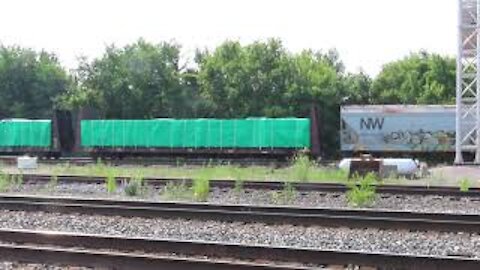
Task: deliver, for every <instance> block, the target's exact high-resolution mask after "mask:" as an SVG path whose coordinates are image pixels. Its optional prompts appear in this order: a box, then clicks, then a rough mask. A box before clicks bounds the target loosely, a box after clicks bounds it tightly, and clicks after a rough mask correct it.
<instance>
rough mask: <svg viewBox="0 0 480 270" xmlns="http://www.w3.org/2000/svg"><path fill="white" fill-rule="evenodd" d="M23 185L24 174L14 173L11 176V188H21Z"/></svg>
mask: <svg viewBox="0 0 480 270" xmlns="http://www.w3.org/2000/svg"><path fill="white" fill-rule="evenodd" d="M22 185H23V174H17V175H12V176H11V178H10V188H11V189H15V190H19V189H21V187H22Z"/></svg>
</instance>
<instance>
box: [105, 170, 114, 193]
mask: <svg viewBox="0 0 480 270" xmlns="http://www.w3.org/2000/svg"><path fill="white" fill-rule="evenodd" d="M105 182H106V183H105V185H106V188H107V192H108V193H109V194H113V193H115V191H117V179H116V178H115V172H114V171H113V170H108V172H107V175H106V177H105Z"/></svg>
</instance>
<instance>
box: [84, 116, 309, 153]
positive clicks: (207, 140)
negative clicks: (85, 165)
mask: <svg viewBox="0 0 480 270" xmlns="http://www.w3.org/2000/svg"><path fill="white" fill-rule="evenodd" d="M81 144H82V146H84V147H167V148H169V147H170V148H273V147H274V148H305V147H309V146H310V120H309V119H303V118H275V119H274V118H249V119H235V120H220V119H192V120H178V119H155V120H82V122H81Z"/></svg>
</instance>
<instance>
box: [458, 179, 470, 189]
mask: <svg viewBox="0 0 480 270" xmlns="http://www.w3.org/2000/svg"><path fill="white" fill-rule="evenodd" d="M471 186H472V182H471V181H470V179H468V178H463V179H462V180H460V191H461V192H468V191H469V190H470V188H471Z"/></svg>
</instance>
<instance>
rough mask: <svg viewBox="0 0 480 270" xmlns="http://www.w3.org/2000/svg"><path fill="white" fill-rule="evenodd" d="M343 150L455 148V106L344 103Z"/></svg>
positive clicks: (342, 114) (428, 149)
mask: <svg viewBox="0 0 480 270" xmlns="http://www.w3.org/2000/svg"><path fill="white" fill-rule="evenodd" d="M341 121H342V122H341V150H342V152H412V153H413V152H453V151H454V150H455V107H454V106H412V105H410V106H408V105H385V106H345V107H342V109H341Z"/></svg>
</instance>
